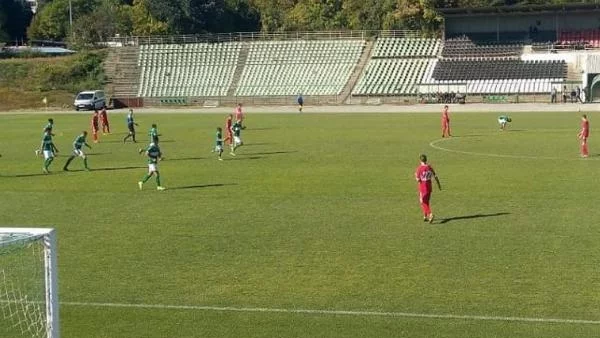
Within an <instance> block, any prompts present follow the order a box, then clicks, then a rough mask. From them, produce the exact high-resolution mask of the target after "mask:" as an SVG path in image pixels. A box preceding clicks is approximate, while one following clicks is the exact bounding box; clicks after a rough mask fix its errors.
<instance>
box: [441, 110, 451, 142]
mask: <svg viewBox="0 0 600 338" xmlns="http://www.w3.org/2000/svg"><path fill="white" fill-rule="evenodd" d="M450 136H452V135H450V116H449V115H448V106H444V109H442V137H450Z"/></svg>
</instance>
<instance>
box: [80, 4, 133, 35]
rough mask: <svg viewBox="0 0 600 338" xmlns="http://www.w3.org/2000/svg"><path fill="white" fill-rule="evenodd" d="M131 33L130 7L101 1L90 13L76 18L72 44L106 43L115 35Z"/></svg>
mask: <svg viewBox="0 0 600 338" xmlns="http://www.w3.org/2000/svg"><path fill="white" fill-rule="evenodd" d="M132 32H133V20H132V12H131V6H129V5H124V4H122V3H121V2H120V1H119V0H101V3H100V5H99V6H98V7H96V8H95V9H94V10H93V11H92V12H91V13H88V14H85V15H82V16H81V17H79V18H77V20H76V21H75V23H74V25H73V39H74V41H73V42H74V43H75V44H78V45H93V44H95V43H98V42H103V41H106V40H107V38H110V37H113V36H115V35H116V34H121V35H130V34H131V33H132Z"/></svg>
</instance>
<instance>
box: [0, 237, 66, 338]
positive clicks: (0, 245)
mask: <svg viewBox="0 0 600 338" xmlns="http://www.w3.org/2000/svg"><path fill="white" fill-rule="evenodd" d="M57 291H58V289H57V274H56V237H55V232H54V230H53V229H39V228H0V337H11V338H12V337H14V338H17V337H35V338H37V337H40V338H42V337H43V338H59V328H58V293H57Z"/></svg>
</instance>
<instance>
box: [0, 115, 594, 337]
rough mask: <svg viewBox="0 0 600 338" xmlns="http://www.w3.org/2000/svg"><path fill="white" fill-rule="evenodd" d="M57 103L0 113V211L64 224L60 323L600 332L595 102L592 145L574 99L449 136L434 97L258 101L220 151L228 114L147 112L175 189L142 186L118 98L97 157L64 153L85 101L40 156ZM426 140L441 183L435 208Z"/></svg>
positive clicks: (472, 122) (165, 331)
mask: <svg viewBox="0 0 600 338" xmlns="http://www.w3.org/2000/svg"><path fill="white" fill-rule="evenodd" d="M47 117H48V116H47V115H38V116H31V115H6V116H0V125H1V126H2V135H1V136H0V153H1V154H2V156H3V157H2V158H0V175H1V176H0V224H2V225H6V226H13V225H18V226H54V227H56V228H57V229H58V236H59V237H58V238H59V271H60V283H59V284H60V300H61V302H62V305H61V331H62V334H63V337H72V338H80V337H107V338H108V337H110V338H117V337H123V338H131V337H327V338H330V337H456V338H464V337H524V338H525V337H527V338H529V337H553V338H558V337H565V338H566V337H598V336H599V335H600V292H599V290H600V278H599V276H600V275H599V270H598V266H599V264H600V250H598V248H599V245H600V244H599V243H600V230H599V228H598V220H599V219H600V209H598V208H597V201H598V200H599V198H600V189H599V186H598V179H597V177H596V175H597V172H598V170H599V169H600V155H599V154H600V143H599V142H597V141H596V140H595V137H594V136H595V133H594V126H595V120H596V119H597V118H598V117H599V115H597V114H591V116H590V124H591V126H592V133H591V139H590V151H591V154H592V157H591V158H589V159H585V160H584V159H580V158H579V156H578V154H579V144H578V140H577V139H576V134H577V132H578V129H579V123H580V122H579V116H578V115H577V114H574V113H515V114H513V115H512V117H513V123H512V125H511V127H510V131H507V132H503V133H501V132H500V131H499V130H498V129H497V125H496V116H495V115H493V114H473V113H472V114H459V113H457V114H454V115H452V127H453V134H454V135H455V137H454V138H452V139H448V140H443V141H436V140H438V139H439V137H440V131H439V114H348V115H344V114H322V115H316V114H315V115H291V114H290V115H284V114H281V115H276V114H256V115H251V116H249V118H248V120H247V124H248V129H247V130H245V131H244V132H243V134H242V137H243V139H244V141H245V142H246V145H245V146H243V147H242V148H240V149H239V150H238V156H237V157H235V158H233V157H230V156H229V155H226V154H224V157H225V159H226V160H225V161H222V162H219V161H217V160H216V157H215V155H214V154H212V153H211V152H210V150H211V148H212V146H213V143H214V141H213V138H214V129H215V128H216V127H217V126H220V125H221V124H222V122H223V120H224V116H223V115H192V114H187V115H184V114H181V115H176V114H161V115H151V114H147V115H144V114H140V115H138V116H137V120H138V121H137V122H138V123H139V124H140V128H139V136H138V138H139V140H141V141H143V144H145V143H146V141H147V139H148V137H147V136H146V131H147V129H148V128H149V126H150V124H151V123H153V122H156V123H157V124H158V127H159V131H160V132H161V133H162V134H163V136H162V138H161V147H162V150H163V153H164V156H165V160H164V161H163V162H161V164H160V170H161V173H162V179H163V185H165V186H166V187H167V188H168V190H166V191H163V192H158V191H156V190H155V188H154V187H155V184H154V180H150V181H149V182H148V183H147V184H146V185H145V189H144V190H143V191H139V190H138V187H137V181H138V180H139V179H140V178H141V177H142V176H143V175H144V173H145V171H146V166H145V163H146V162H145V159H144V157H143V156H139V155H137V152H136V151H137V149H138V148H139V147H140V146H141V144H140V143H138V144H135V145H134V144H132V143H128V144H123V143H122V142H121V138H122V137H123V135H124V133H125V129H126V128H125V124H124V116H123V115H112V120H111V123H112V127H113V129H114V133H113V134H111V135H108V136H104V137H101V142H100V143H99V144H97V145H93V147H94V148H93V150H92V151H90V152H89V154H90V156H89V161H90V166H91V167H92V168H93V169H94V170H93V171H91V172H84V171H73V172H69V173H63V172H61V171H60V168H61V167H62V165H63V164H64V162H65V160H66V155H67V154H69V153H70V151H71V142H72V140H73V139H74V137H75V136H76V135H77V134H78V132H79V131H80V130H81V129H82V128H87V127H88V125H89V123H88V122H89V116H88V114H81V115H57V116H54V118H55V123H56V124H55V133H56V134H57V136H56V137H55V143H56V145H57V146H58V148H59V149H60V150H61V153H60V154H59V155H60V156H59V157H58V158H57V160H56V161H55V162H54V164H53V167H52V169H54V172H53V173H52V174H51V175H42V174H41V166H42V159H41V158H36V157H35V156H34V149H36V147H37V146H38V144H39V140H40V135H41V130H42V128H43V126H44V125H45V120H46V118H47ZM598 121H600V119H598ZM431 142H434V143H433V147H432V146H431V145H430V143H431ZM434 147H435V148H434ZM420 153H427V154H428V156H429V158H430V162H431V164H432V165H433V166H434V167H435V169H436V170H437V172H438V175H439V176H440V179H441V181H442V184H443V188H444V190H443V191H441V192H440V191H435V192H434V194H433V198H432V206H433V210H434V213H435V214H436V217H437V221H436V223H434V224H431V225H430V224H426V223H423V222H422V218H421V217H422V216H421V212H420V208H419V204H418V198H417V189H416V183H415V181H414V178H413V173H414V169H415V167H416V166H417V164H418V155H419V154H420ZM81 168H82V163H81V161H80V160H79V159H76V160H75V161H74V162H73V163H72V164H71V169H72V170H76V169H81ZM107 303H110V304H112V305H110V304H107ZM109 305H110V306H109ZM185 306H189V307H185ZM227 308H229V309H227ZM230 308H236V309H238V310H239V311H233V310H232V309H230ZM260 309H262V310H260ZM275 309H280V310H281V311H278V310H277V311H276V310H275ZM294 310H308V311H301V312H294ZM313 310H314V311H313ZM327 311H332V312H327ZM342 311H351V312H347V313H344V312H342ZM462 316H464V317H462ZM0 318H1V317H0ZM552 319H555V320H552ZM3 328H4V330H6V325H0V336H1V337H12V336H11V333H10V332H8V333H3Z"/></svg>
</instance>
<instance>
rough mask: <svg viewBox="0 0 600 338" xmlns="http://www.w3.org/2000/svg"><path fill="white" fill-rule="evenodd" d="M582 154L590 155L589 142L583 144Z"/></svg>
mask: <svg viewBox="0 0 600 338" xmlns="http://www.w3.org/2000/svg"><path fill="white" fill-rule="evenodd" d="M581 154H582V155H583V156H588V154H589V153H588V146H587V143H584V144H582V145H581Z"/></svg>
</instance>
